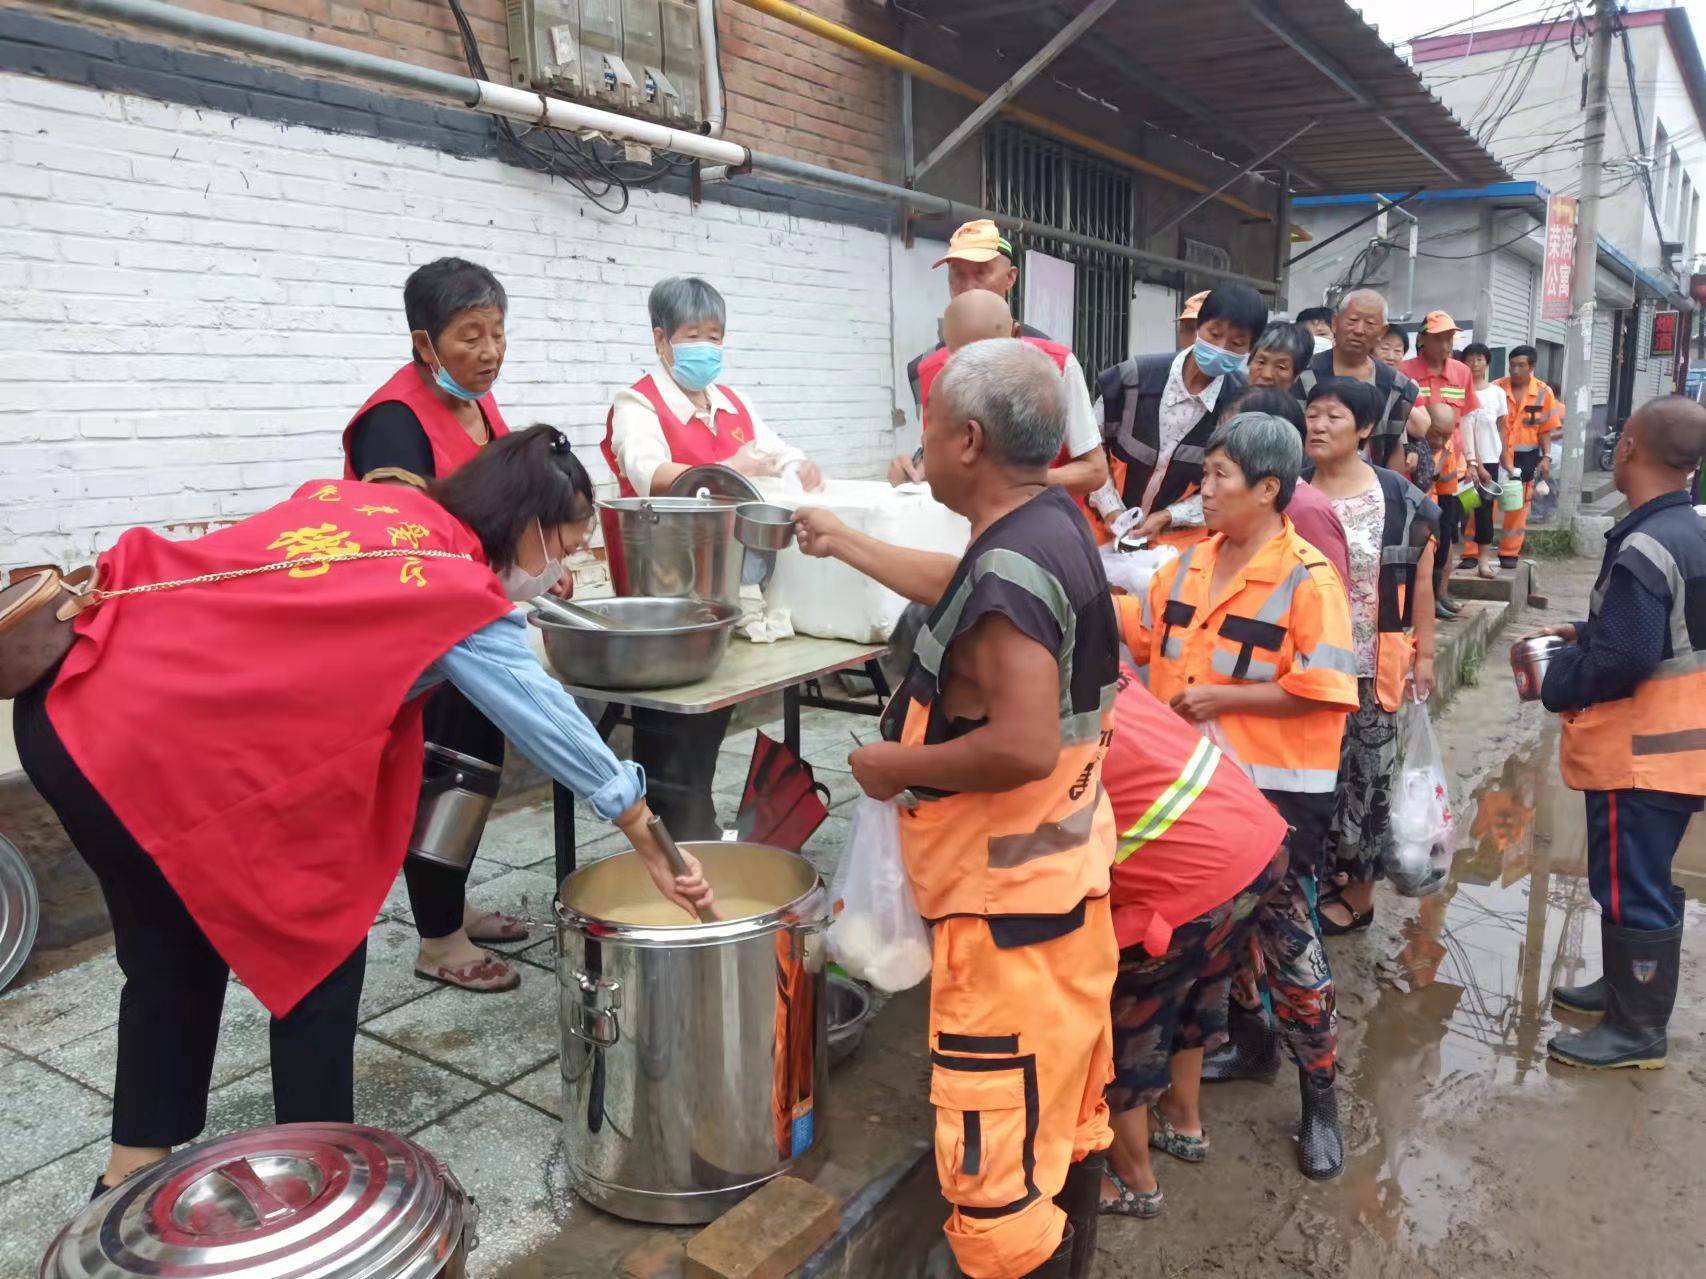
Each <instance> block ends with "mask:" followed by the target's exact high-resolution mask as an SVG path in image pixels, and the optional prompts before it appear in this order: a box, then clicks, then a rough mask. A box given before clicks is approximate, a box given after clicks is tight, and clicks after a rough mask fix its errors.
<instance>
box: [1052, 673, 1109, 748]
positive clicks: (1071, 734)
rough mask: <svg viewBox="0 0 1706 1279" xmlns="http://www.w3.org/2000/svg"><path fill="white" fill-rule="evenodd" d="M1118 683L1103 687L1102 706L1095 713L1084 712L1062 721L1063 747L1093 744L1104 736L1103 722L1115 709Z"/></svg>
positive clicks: (1061, 741)
mask: <svg viewBox="0 0 1706 1279" xmlns="http://www.w3.org/2000/svg"><path fill="white" fill-rule="evenodd" d="M1119 691H1120V686H1119V683H1118V681H1116V682H1114V683H1112V684H1104V685H1103V686H1102V695H1101V698H1100V704H1099V705H1098V706H1097V707H1096V709H1095V710H1093V711H1084V712H1083V713H1081V714H1078V715H1067V716H1065V717H1064V718H1062V720H1061V721H1060V744H1061V745H1062V746H1082V745H1083V744H1084V743H1085V742H1093V741H1095V740H1096V739H1097V738H1098V737H1100V736H1101V735H1102V722H1103V720H1104V719H1106V718H1107V716H1108V713H1109V712H1110V711H1112V710H1113V709H1114V698H1115V697H1116V696H1117V695H1118V693H1119Z"/></svg>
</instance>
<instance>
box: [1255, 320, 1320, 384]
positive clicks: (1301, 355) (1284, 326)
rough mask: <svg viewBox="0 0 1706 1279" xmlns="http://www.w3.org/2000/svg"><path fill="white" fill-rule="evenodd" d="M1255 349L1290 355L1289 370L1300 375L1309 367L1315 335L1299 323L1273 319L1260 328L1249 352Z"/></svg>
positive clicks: (1313, 349)
mask: <svg viewBox="0 0 1706 1279" xmlns="http://www.w3.org/2000/svg"><path fill="white" fill-rule="evenodd" d="M1257 351H1272V352H1273V353H1274V354H1275V355H1288V356H1290V357H1291V371H1292V373H1293V374H1297V375H1300V374H1302V372H1303V370H1304V369H1306V368H1308V367H1309V358H1310V356H1312V355H1314V354H1315V335H1314V334H1312V333H1311V332H1310V331H1309V330H1308V329H1306V328H1304V327H1303V326H1302V325H1301V324H1288V323H1287V322H1286V321H1284V320H1275V321H1274V322H1273V323H1272V324H1270V325H1268V327H1267V328H1265V329H1263V330H1262V336H1261V337H1259V338H1257V339H1256V345H1255V346H1254V347H1252V348H1251V350H1250V354H1251V355H1254V354H1255V353H1256V352H1257Z"/></svg>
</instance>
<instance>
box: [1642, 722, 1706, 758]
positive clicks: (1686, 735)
mask: <svg viewBox="0 0 1706 1279" xmlns="http://www.w3.org/2000/svg"><path fill="white" fill-rule="evenodd" d="M1629 749H1630V752H1631V753H1632V754H1635V755H1680V754H1682V753H1683V752H1685V751H1706V728H1685V729H1682V730H1680V731H1679V732H1675V733H1637V734H1635V735H1634V736H1633V737H1631V738H1630V739H1629Z"/></svg>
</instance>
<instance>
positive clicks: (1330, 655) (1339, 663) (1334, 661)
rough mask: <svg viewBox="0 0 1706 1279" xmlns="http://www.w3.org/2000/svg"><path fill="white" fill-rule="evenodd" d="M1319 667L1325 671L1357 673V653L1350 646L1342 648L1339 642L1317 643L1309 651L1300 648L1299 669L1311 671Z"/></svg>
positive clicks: (1343, 673)
mask: <svg viewBox="0 0 1706 1279" xmlns="http://www.w3.org/2000/svg"><path fill="white" fill-rule="evenodd" d="M1317 668H1319V669H1321V670H1324V671H1338V672H1339V673H1340V674H1342V675H1355V674H1356V673H1357V658H1356V654H1355V653H1353V652H1351V650H1350V649H1348V648H1340V647H1339V646H1338V645H1337V644H1317V645H1316V646H1315V648H1314V649H1313V650H1312V651H1311V652H1308V653H1305V652H1303V651H1302V650H1301V649H1299V650H1298V653H1297V669H1298V670H1300V671H1311V670H1315V669H1317Z"/></svg>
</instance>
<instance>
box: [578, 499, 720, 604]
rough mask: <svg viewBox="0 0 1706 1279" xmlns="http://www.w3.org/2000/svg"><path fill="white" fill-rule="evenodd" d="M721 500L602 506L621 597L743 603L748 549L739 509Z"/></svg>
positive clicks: (619, 502)
mask: <svg viewBox="0 0 1706 1279" xmlns="http://www.w3.org/2000/svg"><path fill="white" fill-rule="evenodd" d="M739 505H740V503H739V502H738V501H735V500H734V499H731V498H722V497H621V498H612V499H610V500H608V501H604V502H600V503H599V504H598V520H599V526H600V527H601V528H602V529H603V530H604V548H605V554H606V556H607V557H608V559H609V561H610V581H611V585H612V586H613V587H614V588H615V591H616V593H617V594H618V595H666V596H692V597H693V598H695V599H706V600H720V601H721V602H723V603H724V604H734V605H738V604H739V603H740V570H741V560H742V557H743V554H744V552H743V549H742V547H741V545H740V544H739V543H738V542H736V541H735V507H737V506H739Z"/></svg>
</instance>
